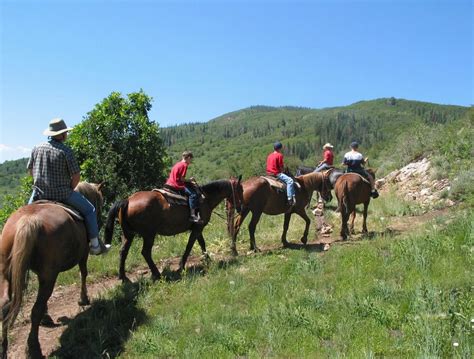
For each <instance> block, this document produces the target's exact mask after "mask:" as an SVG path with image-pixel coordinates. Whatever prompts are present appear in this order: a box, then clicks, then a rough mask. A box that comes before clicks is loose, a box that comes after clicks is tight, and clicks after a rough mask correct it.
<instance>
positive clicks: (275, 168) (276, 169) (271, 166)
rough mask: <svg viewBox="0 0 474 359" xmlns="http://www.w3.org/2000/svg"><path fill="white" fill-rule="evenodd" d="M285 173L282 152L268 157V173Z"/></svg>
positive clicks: (273, 153)
mask: <svg viewBox="0 0 474 359" xmlns="http://www.w3.org/2000/svg"><path fill="white" fill-rule="evenodd" d="M282 172H283V155H282V154H281V153H280V152H276V151H275V152H272V153H270V154H269V155H268V157H267V173H268V174H272V175H277V174H279V173H282Z"/></svg>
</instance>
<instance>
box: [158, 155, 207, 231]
mask: <svg viewBox="0 0 474 359" xmlns="http://www.w3.org/2000/svg"><path fill="white" fill-rule="evenodd" d="M193 157H194V156H193V153H192V152H191V151H184V152H183V154H182V159H181V161H179V162H177V163H176V164H175V165H174V166H173V168H172V169H171V172H170V175H169V177H168V180H167V181H166V183H165V187H169V188H171V189H172V190H173V191H175V192H178V193H181V194H182V195H184V196H188V201H189V209H190V212H191V216H190V218H189V220H190V221H191V222H194V223H202V220H201V217H200V216H199V212H198V211H199V197H198V194H197V193H196V191H195V190H194V188H193V185H192V183H190V182H186V181H185V177H186V172H187V170H188V166H189V165H190V164H191V162H192V160H193ZM191 182H194V179H193V178H192V177H191Z"/></svg>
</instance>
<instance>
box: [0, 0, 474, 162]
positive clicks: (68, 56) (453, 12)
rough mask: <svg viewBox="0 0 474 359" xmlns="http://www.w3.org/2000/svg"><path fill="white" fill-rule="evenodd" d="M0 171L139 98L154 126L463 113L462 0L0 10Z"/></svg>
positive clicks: (468, 34)
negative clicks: (252, 114)
mask: <svg viewBox="0 0 474 359" xmlns="http://www.w3.org/2000/svg"><path fill="white" fill-rule="evenodd" d="M0 11H1V12H0V29H1V42H0V52H1V57H0V58H1V60H0V61H1V73H0V76H1V77H0V162H3V161H4V160H10V159H16V158H21V157H27V156H28V155H29V151H30V150H31V148H32V147H33V146H34V145H35V144H37V143H40V142H42V141H43V140H45V137H44V136H43V135H42V132H43V130H44V129H45V128H46V127H47V125H48V122H49V121H50V120H51V119H52V118H54V117H62V118H64V119H65V121H66V123H67V124H68V125H69V126H73V125H75V124H77V123H79V122H80V121H81V120H82V119H83V117H84V116H85V115H86V114H87V112H89V111H90V110H91V109H92V108H93V107H94V105H95V104H96V103H98V102H100V101H101V100H102V99H103V98H104V97H107V96H108V95H109V94H110V93H111V92H113V91H118V92H121V93H122V94H127V93H130V92H135V91H138V90H140V89H143V90H144V91H145V93H147V94H148V95H150V96H152V97H153V99H154V102H153V109H152V111H151V113H150V117H151V119H152V120H154V121H156V122H158V123H159V124H160V126H162V127H164V126H169V125H173V124H178V123H184V122H196V121H199V122H202V121H208V120H210V119H212V118H214V117H217V116H219V115H222V114H224V113H227V112H231V111H235V110H238V109H241V108H245V107H248V106H251V105H271V106H284V105H294V106H305V107H312V108H323V107H331V106H343V105H348V104H350V103H353V102H356V101H360V100H370V99H375V98H380V97H390V96H395V97H397V98H406V99H413V100H420V101H428V102H435V103H442V104H457V105H465V106H469V105H471V104H473V103H474V100H473V63H474V61H473V60H474V59H473V22H474V21H473V20H474V19H473V3H472V1H460V0H446V1H428V0H424V1H423V0H419V1H416V0H412V1H408V0H406V1H384V0H379V1H343V0H339V1H337V0H336V1H329V0H328V1H258V0H256V1H255V0H254V1H113V0H102V1H72V0H69V1H66V0H63V1H21V0H20V1H18V0H16V1H9V0H1V1H0Z"/></svg>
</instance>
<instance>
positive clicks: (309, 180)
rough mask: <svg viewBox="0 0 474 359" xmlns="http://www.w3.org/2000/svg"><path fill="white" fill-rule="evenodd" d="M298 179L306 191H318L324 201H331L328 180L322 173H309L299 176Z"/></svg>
mask: <svg viewBox="0 0 474 359" xmlns="http://www.w3.org/2000/svg"><path fill="white" fill-rule="evenodd" d="M298 179H299V180H300V181H301V182H302V183H303V184H304V187H305V189H306V190H307V191H309V192H312V191H318V192H319V193H321V197H322V198H323V199H324V201H326V202H329V201H331V200H332V194H331V184H330V182H329V178H328V176H327V175H325V174H324V173H322V172H311V173H308V174H306V175H302V176H299V177H298Z"/></svg>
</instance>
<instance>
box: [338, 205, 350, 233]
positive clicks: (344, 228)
mask: <svg viewBox="0 0 474 359" xmlns="http://www.w3.org/2000/svg"><path fill="white" fill-rule="evenodd" d="M340 207H341V233H340V236H341V239H342V240H343V241H345V240H346V239H347V235H348V233H349V229H348V228H347V221H348V220H349V213H350V212H349V211H348V210H347V209H346V208H344V206H340Z"/></svg>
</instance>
